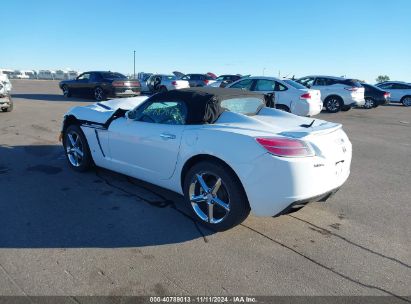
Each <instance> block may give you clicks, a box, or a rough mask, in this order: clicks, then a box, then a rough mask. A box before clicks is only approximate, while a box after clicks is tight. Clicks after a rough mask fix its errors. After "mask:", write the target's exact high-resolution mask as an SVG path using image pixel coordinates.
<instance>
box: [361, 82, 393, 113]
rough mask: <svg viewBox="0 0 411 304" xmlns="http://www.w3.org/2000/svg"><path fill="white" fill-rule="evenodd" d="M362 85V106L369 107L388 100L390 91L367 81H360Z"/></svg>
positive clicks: (374, 106)
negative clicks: (363, 90) (363, 102)
mask: <svg viewBox="0 0 411 304" xmlns="http://www.w3.org/2000/svg"><path fill="white" fill-rule="evenodd" d="M361 85H362V86H363V87H364V89H365V92H364V99H365V104H364V108H366V109H371V108H376V107H378V106H380V105H383V104H386V103H388V102H389V97H390V93H389V92H387V91H384V90H382V89H380V88H379V87H376V86H373V85H371V84H368V83H363V82H362V83H361Z"/></svg>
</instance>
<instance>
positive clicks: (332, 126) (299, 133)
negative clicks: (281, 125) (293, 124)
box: [280, 122, 342, 138]
mask: <svg viewBox="0 0 411 304" xmlns="http://www.w3.org/2000/svg"><path fill="white" fill-rule="evenodd" d="M341 128H342V124H337V123H332V122H323V123H321V124H319V125H318V126H313V127H310V128H307V129H300V130H295V131H286V132H282V133H280V135H283V136H288V137H293V138H303V137H306V136H313V135H314V136H315V135H325V134H329V133H332V132H335V131H337V130H340V129H341Z"/></svg>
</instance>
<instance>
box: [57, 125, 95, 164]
mask: <svg viewBox="0 0 411 304" xmlns="http://www.w3.org/2000/svg"><path fill="white" fill-rule="evenodd" d="M73 134H76V138H77V136H78V140H79V142H80V144H79V145H78V147H79V149H80V151H81V152H82V153H83V156H82V157H81V160H79V159H78V165H75V164H74V163H73V159H71V158H70V155H71V156H72V158H75V157H74V154H76V153H69V149H71V147H73V145H72V144H71V143H70V144H69V142H70V139H69V135H72V138H73V139H76V138H74V136H73ZM63 146H64V152H65V155H66V159H67V162H68V164H69V166H70V168H71V169H73V170H75V171H78V172H84V171H87V170H88V169H90V168H91V166H92V165H93V158H92V156H91V153H90V148H89V146H88V143H87V139H86V137H85V136H84V133H83V131H82V130H81V128H80V127H79V126H78V125H70V126H68V127H67V128H66V130H65V131H64V134H63ZM80 147H81V148H80Z"/></svg>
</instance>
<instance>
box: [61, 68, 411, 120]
mask: <svg viewBox="0 0 411 304" xmlns="http://www.w3.org/2000/svg"><path fill="white" fill-rule="evenodd" d="M214 76H215V75H214V74H212V73H206V74H194V73H193V74H183V73H181V72H173V74H151V73H139V74H138V80H133V79H131V80H130V79H127V77H126V76H125V75H123V74H120V73H114V72H110V71H108V72H104V71H97V72H96V71H94V72H85V73H82V74H81V75H79V76H78V77H77V78H76V79H74V80H70V81H62V82H61V83H60V88H61V89H62V90H63V94H64V95H65V96H67V97H69V96H71V95H72V94H88V95H90V94H91V95H92V96H93V97H94V98H95V99H96V100H98V101H102V100H104V99H106V98H108V97H120V96H124V97H128V96H137V95H140V93H141V92H143V93H145V94H155V93H161V92H167V91H172V90H180V89H185V88H193V87H206V86H207V87H220V88H230V89H234V88H235V89H241V90H245V91H253V92H260V93H263V94H266V93H272V94H273V95H274V96H275V102H276V107H277V108H278V109H280V110H283V111H286V112H290V113H293V114H296V115H299V116H314V115H317V114H318V113H320V112H321V111H322V110H326V111H328V112H329V113H336V112H339V111H349V110H350V109H351V108H353V107H364V108H366V109H371V108H375V107H378V106H380V105H383V104H386V103H388V102H400V103H402V104H404V105H405V106H410V105H411V84H408V83H405V82H392V81H391V82H384V83H380V84H377V85H375V86H374V85H370V84H367V83H364V82H361V81H359V80H356V79H350V78H342V77H333V76H324V75H313V76H306V77H301V78H299V79H286V78H284V79H279V78H275V77H266V76H253V77H251V76H249V75H247V76H241V75H239V74H237V75H228V74H227V75H221V76H219V77H216V78H215V77H214Z"/></svg>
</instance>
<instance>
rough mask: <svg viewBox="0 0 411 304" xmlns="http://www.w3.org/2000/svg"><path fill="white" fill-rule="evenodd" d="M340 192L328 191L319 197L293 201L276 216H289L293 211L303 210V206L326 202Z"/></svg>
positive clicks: (335, 190)
mask: <svg viewBox="0 0 411 304" xmlns="http://www.w3.org/2000/svg"><path fill="white" fill-rule="evenodd" d="M338 190H340V188H337V189H334V190H331V191H328V192H326V193H323V194H320V195H316V196H313V197H310V198H306V199H303V200H299V201H295V202H293V203H291V204H290V205H289V206H288V207H287V208H285V209H284V210H283V211H281V212H280V213H278V214H277V215H276V216H280V215H285V214H289V213H292V212H294V211H297V210H299V209H301V208H303V207H304V206H306V205H308V204H310V203H315V202H326V201H327V200H328V199H329V198H330V197H332V196H333V195H334V194H335V193H337V191H338Z"/></svg>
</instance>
